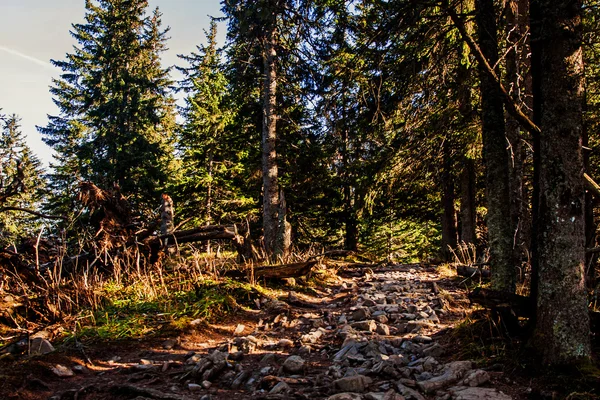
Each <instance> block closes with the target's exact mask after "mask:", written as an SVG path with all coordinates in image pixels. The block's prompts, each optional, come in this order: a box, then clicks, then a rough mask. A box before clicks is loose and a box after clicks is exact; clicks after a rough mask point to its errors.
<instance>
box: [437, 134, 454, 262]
mask: <svg viewBox="0 0 600 400" xmlns="http://www.w3.org/2000/svg"><path fill="white" fill-rule="evenodd" d="M442 157H443V161H442V177H441V180H442V255H443V257H444V260H446V261H449V260H450V258H451V257H452V252H451V251H450V248H455V247H456V245H457V243H458V230H457V227H456V210H455V209H454V179H453V176H452V155H451V154H450V143H449V138H445V140H444V144H443V146H442Z"/></svg>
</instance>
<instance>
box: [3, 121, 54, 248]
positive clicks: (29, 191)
mask: <svg viewBox="0 0 600 400" xmlns="http://www.w3.org/2000/svg"><path fill="white" fill-rule="evenodd" d="M0 121H1V124H2V125H1V129H2V130H1V131H0V246H1V245H6V244H8V243H14V241H15V240H16V239H18V238H20V237H26V236H27V235H31V234H32V233H33V230H34V229H35V228H37V227H38V222H37V221H38V219H37V218H36V217H35V216H34V215H33V214H32V213H31V212H35V211H36V210H38V209H39V207H40V200H41V199H42V196H43V195H44V190H45V183H46V182H45V180H44V178H43V174H44V171H43V168H42V163H41V162H40V160H39V159H38V158H37V157H36V156H35V155H34V154H33V152H32V151H31V149H30V148H29V146H27V144H26V143H25V138H24V137H23V134H22V132H21V130H20V124H19V122H20V119H19V117H18V116H16V115H14V114H13V115H10V116H6V115H1V116H0Z"/></svg>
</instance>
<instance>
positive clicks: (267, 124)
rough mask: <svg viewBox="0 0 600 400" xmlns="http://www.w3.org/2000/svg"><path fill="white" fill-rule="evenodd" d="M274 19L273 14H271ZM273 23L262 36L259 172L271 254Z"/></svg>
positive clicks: (275, 191)
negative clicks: (262, 68) (262, 69)
mask: <svg viewBox="0 0 600 400" xmlns="http://www.w3.org/2000/svg"><path fill="white" fill-rule="evenodd" d="M273 18H274V17H273ZM275 35H276V32H275V24H274V23H273V27H272V28H271V29H270V30H269V31H268V32H267V33H266V35H265V38H264V43H263V45H264V54H263V62H264V80H263V127H262V170H263V171H262V172H263V233H264V241H265V251H266V253H267V256H268V257H272V256H273V255H274V254H275V251H276V247H277V245H276V241H277V233H278V225H279V216H278V209H279V185H278V181H277V175H278V169H277V150H276V142H277V130H276V128H277V115H276V113H275V107H276V105H277V96H276V95H277V70H276V65H275V58H276V56H277V50H276V48H275Z"/></svg>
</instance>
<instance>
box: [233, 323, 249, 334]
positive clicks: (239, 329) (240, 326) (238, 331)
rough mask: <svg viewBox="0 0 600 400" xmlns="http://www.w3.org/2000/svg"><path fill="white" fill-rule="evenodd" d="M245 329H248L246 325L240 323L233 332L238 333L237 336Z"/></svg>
mask: <svg viewBox="0 0 600 400" xmlns="http://www.w3.org/2000/svg"><path fill="white" fill-rule="evenodd" d="M244 329H246V325H244V324H238V325H237V326H236V327H235V330H234V331H233V334H234V335H236V336H237V335H241V334H242V333H244Z"/></svg>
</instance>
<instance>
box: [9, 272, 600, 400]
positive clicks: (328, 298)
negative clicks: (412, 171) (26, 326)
mask: <svg viewBox="0 0 600 400" xmlns="http://www.w3.org/2000/svg"><path fill="white" fill-rule="evenodd" d="M463 279H464V278H458V277H456V276H452V274H451V273H450V271H449V270H448V269H444V268H435V267H429V266H421V265H418V264H415V265H396V266H394V265H390V266H381V267H378V268H376V269H340V271H338V274H337V275H336V276H335V277H334V278H333V279H330V280H329V281H328V283H323V284H322V285H321V286H318V287H316V288H313V289H311V290H299V289H298V287H297V286H292V287H291V288H290V289H289V290H287V294H286V295H285V296H281V297H280V298H274V297H271V298H270V297H267V296H262V297H257V298H256V299H253V300H255V301H254V303H255V306H254V307H249V308H240V309H238V310H237V311H235V312H233V313H230V314H228V315H227V316H226V317H225V318H222V319H221V320H220V321H218V322H215V323H210V324H208V323H202V322H201V323H198V322H197V321H192V322H191V323H190V324H189V325H188V326H187V327H186V328H184V329H182V330H181V331H179V332H169V334H167V335H166V336H162V337H161V336H153V337H151V338H147V339H142V340H134V339H126V340H118V341H117V340H111V341H100V340H98V339H96V340H83V339H82V340H81V341H75V342H73V341H72V340H71V341H67V342H65V343H63V344H57V343H55V345H56V348H57V349H56V350H55V351H51V352H49V353H48V354H43V355H35V356H31V355H30V356H18V357H16V358H12V357H10V358H9V357H5V358H4V359H1V360H0V382H1V384H0V399H53V400H59V399H60V400H63V399H65V400H66V399H74V400H92V399H94V400H96V399H117V400H120V399H123V400H124V399H137V400H144V399H184V400H185V399H203V400H209V399H210V400H217V399H219V400H224V399H329V400H359V399H363V400H401V399H407V400H411V399H412V400H423V399H438V400H450V399H456V400H479V399H481V400H483V399H489V400H494V399H497V400H504V399H510V398H513V399H536V398H539V399H556V398H565V397H568V398H570V399H583V398H588V399H598V398H599V397H598V396H600V387H599V386H600V383H599V382H598V381H595V382H594V381H593V380H590V379H579V378H576V379H572V376H574V375H575V376H579V377H581V376H583V375H585V374H584V372H582V371H562V372H561V373H559V374H558V375H559V376H558V377H557V374H556V373H555V374H550V375H547V376H544V375H540V374H539V373H538V372H537V371H533V370H532V369H531V367H528V365H534V364H535V363H533V364H530V363H528V362H526V361H524V360H523V359H521V358H519V357H518V353H519V351H520V350H519V348H520V347H521V346H520V345H519V344H518V340H516V339H514V338H513V339H512V340H511V341H507V340H506V338H501V337H499V335H498V334H497V329H496V326H495V323H494V321H493V320H492V319H490V318H486V317H483V318H478V317H480V316H483V315H485V312H484V311H482V310H477V309H476V308H475V307H474V306H473V305H471V304H470V303H469V301H468V299H467V296H466V284H465V282H464V280H463ZM194 324H196V325H194ZM30 340H31V339H30ZM42 342H43V340H42V339H38V342H36V343H42ZM44 343H45V342H44ZM511 343H512V344H511ZM515 343H517V344H516V345H515ZM561 374H562V375H564V377H563V376H562V375H561Z"/></svg>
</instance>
